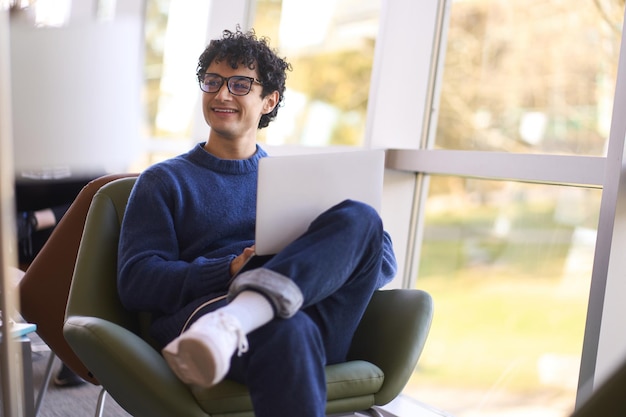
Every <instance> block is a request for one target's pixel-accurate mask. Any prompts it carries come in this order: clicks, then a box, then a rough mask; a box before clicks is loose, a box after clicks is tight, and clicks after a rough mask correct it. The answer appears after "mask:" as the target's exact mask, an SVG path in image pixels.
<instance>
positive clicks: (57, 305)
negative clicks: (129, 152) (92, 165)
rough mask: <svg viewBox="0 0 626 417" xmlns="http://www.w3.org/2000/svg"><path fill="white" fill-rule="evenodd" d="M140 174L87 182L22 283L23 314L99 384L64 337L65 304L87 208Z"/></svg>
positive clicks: (66, 359)
mask: <svg viewBox="0 0 626 417" xmlns="http://www.w3.org/2000/svg"><path fill="white" fill-rule="evenodd" d="M136 176H137V174H112V175H106V176H103V177H100V178H97V179H95V180H93V181H91V182H89V183H88V184H87V185H85V187H84V188H83V189H82V190H81V191H80V193H79V194H78V196H77V197H76V199H75V200H74V202H73V203H72V205H71V206H70V208H69V209H68V211H67V212H66V213H65V215H64V216H63V218H62V219H61V221H60V222H59V223H58V224H57V226H56V227H55V229H54V231H53V232H52V234H51V235H50V238H49V239H48V240H47V242H46V244H45V245H44V246H43V248H42V249H41V251H40V252H39V254H38V255H37V257H36V258H35V259H34V260H33V262H32V263H31V264H30V266H29V267H28V269H27V270H26V273H25V274H24V277H23V278H22V279H21V281H20V283H19V286H18V289H19V296H20V313H21V314H22V316H23V317H24V319H26V320H27V321H28V322H31V323H34V324H36V325H37V333H38V334H39V336H40V337H41V339H42V340H43V341H44V342H45V343H46V344H47V345H48V346H49V347H50V349H51V350H52V351H53V352H54V353H55V354H56V355H57V356H58V357H59V358H60V359H61V360H62V361H63V362H64V363H65V364H66V365H67V366H69V367H70V368H71V369H72V370H73V371H74V372H76V373H77V374H78V375H80V376H81V377H82V378H83V379H85V380H86V381H89V382H91V383H93V384H96V385H97V384H98V381H97V380H96V378H94V377H93V375H91V374H90V373H89V371H88V370H87V368H86V367H85V366H84V365H83V363H82V362H81V361H80V359H78V357H77V356H76V354H75V353H74V351H73V350H72V349H71V347H70V346H69V345H68V344H67V342H66V340H65V338H64V337H63V322H64V319H65V307H66V304H67V299H68V294H69V289H70V284H71V282H72V275H73V273H74V264H75V262H76V257H77V253H78V247H79V244H80V240H81V236H82V233H83V228H84V225H85V219H86V217H87V211H88V210H89V206H90V204H91V200H92V198H93V196H94V194H95V193H96V192H97V191H98V190H99V189H100V188H101V187H102V186H103V185H105V184H107V183H109V182H111V181H114V180H117V179H120V178H124V177H136Z"/></svg>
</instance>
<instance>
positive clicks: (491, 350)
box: [405, 176, 601, 417]
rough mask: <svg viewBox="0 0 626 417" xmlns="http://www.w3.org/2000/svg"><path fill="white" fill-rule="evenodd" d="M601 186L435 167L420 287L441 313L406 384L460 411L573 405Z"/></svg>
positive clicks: (556, 411)
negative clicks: (469, 175)
mask: <svg viewBox="0 0 626 417" xmlns="http://www.w3.org/2000/svg"><path fill="white" fill-rule="evenodd" d="M600 197H601V190H597V189H582V188H575V187H564V186H554V185H538V184H523V183H515V182H505V181H488V180H474V179H461V178H454V177H444V176H437V177H432V178H431V184H430V193H429V196H428V199H427V202H426V206H425V228H424V240H423V246H422V251H421V257H420V259H421V261H420V268H419V277H418V279H417V287H418V288H420V289H424V290H426V291H428V292H429V293H430V294H431V295H432V296H433V299H434V303H435V316H434V321H433V326H432V329H431V333H430V335H429V338H428V341H427V343H426V348H425V350H424V352H423V354H422V357H421V358H420V362H419V365H418V369H417V370H416V372H415V374H414V376H413V378H412V380H411V382H410V383H409V385H408V386H407V388H406V390H405V394H407V395H409V396H411V397H413V398H415V399H418V400H420V401H423V402H426V403H428V404H430V405H432V406H434V407H437V408H440V409H442V410H444V411H446V412H449V413H452V414H453V415H454V416H455V417H474V416H498V417H508V416H511V417H513V416H516V417H517V416H531V415H532V416H546V417H547V416H549V417H564V416H568V415H569V414H570V413H571V411H572V409H573V406H574V402H575V396H576V388H577V383H578V372H579V365H580V356H581V351H582V341H583V332H584V326H585V319H586V310H587V299H588V295H589V284H590V281H591V270H592V263H593V254H594V246H595V240H596V230H597V219H598V216H599V207H600Z"/></svg>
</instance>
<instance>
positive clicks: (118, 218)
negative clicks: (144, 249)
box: [66, 178, 145, 337]
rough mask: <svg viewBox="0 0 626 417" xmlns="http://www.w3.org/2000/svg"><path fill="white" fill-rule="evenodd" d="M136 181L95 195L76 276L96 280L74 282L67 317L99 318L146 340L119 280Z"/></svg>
mask: <svg viewBox="0 0 626 417" xmlns="http://www.w3.org/2000/svg"><path fill="white" fill-rule="evenodd" d="M135 180H136V178H123V179H119V180H117V181H113V182H111V183H109V184H107V185H105V186H103V187H102V188H100V189H99V190H98V192H97V193H96V194H95V195H94V197H93V200H92V204H91V207H90V208H89V213H88V214H87V219H86V221H85V233H84V234H83V237H82V240H81V244H80V247H79V249H78V260H77V262H76V265H75V269H74V274H75V275H79V274H80V276H82V277H93V279H80V280H73V281H72V286H71V288H70V295H69V298H68V303H67V309H66V314H67V315H72V316H90V317H99V318H102V319H104V320H107V321H110V322H113V323H115V324H118V325H120V326H122V327H124V328H126V329H129V330H131V331H133V332H135V333H137V334H140V335H141V336H142V337H143V336H145V335H144V334H143V333H144V332H143V328H144V327H143V326H142V321H141V318H140V316H139V315H138V314H137V313H133V312H130V311H128V310H126V309H125V308H124V307H123V306H122V303H121V301H120V298H119V295H118V292H117V278H116V277H117V249H118V243H119V237H120V227H121V224H122V219H123V217H124V211H125V209H126V203H127V202H128V197H129V195H130V191H131V189H132V187H133V185H134V184H135ZM83 253H89V256H85V255H83Z"/></svg>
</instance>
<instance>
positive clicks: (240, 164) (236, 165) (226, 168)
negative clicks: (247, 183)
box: [189, 142, 267, 174]
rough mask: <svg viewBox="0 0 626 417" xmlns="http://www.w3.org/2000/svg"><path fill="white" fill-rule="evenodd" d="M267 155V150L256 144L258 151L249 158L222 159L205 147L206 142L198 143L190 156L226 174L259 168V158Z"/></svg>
mask: <svg viewBox="0 0 626 417" xmlns="http://www.w3.org/2000/svg"><path fill="white" fill-rule="evenodd" d="M266 156H267V152H265V150H264V149H263V148H261V147H260V146H259V145H256V152H255V153H254V155H252V156H251V157H250V158H248V159H220V158H218V157H216V156H214V155H212V154H210V153H208V152H207V151H206V150H205V149H204V142H201V143H198V144H196V146H195V147H194V148H193V149H191V151H189V157H190V158H191V159H192V160H193V161H194V162H196V163H197V164H200V165H202V166H204V167H206V168H209V169H211V170H213V171H217V172H221V173H224V174H247V173H249V172H255V171H257V170H258V166H259V160H260V159H261V158H264V157H266Z"/></svg>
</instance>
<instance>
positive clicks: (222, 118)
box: [202, 60, 278, 140]
mask: <svg viewBox="0 0 626 417" xmlns="http://www.w3.org/2000/svg"><path fill="white" fill-rule="evenodd" d="M206 73H213V74H218V75H220V76H222V77H224V78H228V77H232V76H235V75H241V76H245V77H252V78H254V79H258V74H257V71H256V70H251V69H249V68H247V67H246V66H244V65H240V66H239V68H237V69H233V68H231V67H230V65H228V63H226V62H224V60H223V61H221V62H219V63H216V62H213V63H212V64H211V65H209V67H208V68H207V70H206ZM262 89H263V87H262V86H261V85H259V84H258V83H256V82H255V83H252V87H251V89H250V92H249V93H248V94H246V95H243V96H237V95H233V94H231V93H230V91H228V87H227V85H226V82H224V84H223V85H222V87H221V88H220V89H219V91H217V92H216V93H204V92H203V93H202V112H203V114H204V120H206V122H207V124H208V125H209V126H210V127H211V134H212V135H213V134H217V135H220V136H222V137H223V138H225V139H231V140H236V139H245V138H247V139H251V140H256V131H257V127H258V125H259V120H260V119H261V116H262V115H263V114H265V113H269V112H270V111H271V110H272V109H273V108H274V106H275V105H276V102H277V95H278V93H277V92H275V93H274V94H269V95H267V96H266V97H263V98H262V97H261V92H262Z"/></svg>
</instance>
